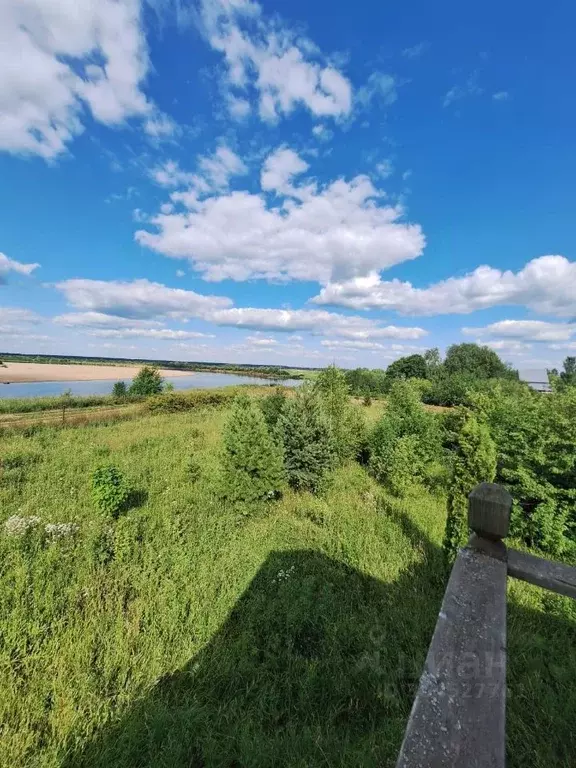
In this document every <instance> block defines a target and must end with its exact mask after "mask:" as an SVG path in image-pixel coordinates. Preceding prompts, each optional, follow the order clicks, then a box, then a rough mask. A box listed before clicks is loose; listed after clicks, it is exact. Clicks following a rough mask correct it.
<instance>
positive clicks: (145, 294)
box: [56, 279, 232, 319]
mask: <svg viewBox="0 0 576 768" xmlns="http://www.w3.org/2000/svg"><path fill="white" fill-rule="evenodd" d="M56 288H57V289H58V290H60V291H62V293H63V294H64V295H65V296H66V299H67V300H68V302H69V303H70V304H71V305H72V306H73V307H75V308H76V309H81V310H86V311H88V312H98V313H104V314H112V315H119V316H121V317H128V318H144V319H152V318H155V317H174V318H180V319H185V318H188V317H201V316H203V315H204V314H206V313H208V312H209V311H211V310H214V309H217V308H219V307H227V306H230V304H231V303H232V302H231V301H230V299H228V298H225V297H223V296H203V295H201V294H199V293H196V292H195V291H186V290H183V289H181V288H168V287H167V286H165V285H162V284H160V283H153V282H150V281H149V280H145V279H141V280H133V281H132V282H122V281H120V280H110V281H105V280H84V279H71V280H64V281H63V282H61V283H57V284H56Z"/></svg>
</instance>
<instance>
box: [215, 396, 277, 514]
mask: <svg viewBox="0 0 576 768" xmlns="http://www.w3.org/2000/svg"><path fill="white" fill-rule="evenodd" d="M222 470H223V472H222V480H223V487H222V490H223V495H224V496H225V498H227V499H229V500H230V501H232V502H255V501H261V500H264V499H271V498H274V497H275V496H277V495H278V494H279V493H280V492H281V491H282V489H283V486H284V470H283V466H282V453H281V451H280V449H279V447H278V445H277V444H276V443H275V441H273V440H272V437H271V436H270V433H269V431H268V427H267V426H266V421H265V419H264V415H263V414H262V411H261V410H260V408H258V407H257V406H256V405H255V404H254V403H253V402H252V401H251V400H250V398H248V397H247V396H246V395H241V396H240V397H238V398H236V400H235V401H234V404H233V406H232V409H231V412H230V416H229V418H228V421H227V423H226V426H225V428H224V450H223V456H222Z"/></svg>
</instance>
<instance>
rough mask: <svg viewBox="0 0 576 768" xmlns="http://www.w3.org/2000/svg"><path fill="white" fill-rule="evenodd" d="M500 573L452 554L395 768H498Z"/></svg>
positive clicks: (502, 668)
mask: <svg viewBox="0 0 576 768" xmlns="http://www.w3.org/2000/svg"><path fill="white" fill-rule="evenodd" d="M506 570H507V569H506V563H505V562H503V561H502V560H500V559H497V558H494V557H491V556H490V555H487V554H485V553H484V552H481V551H478V550H475V549H464V550H460V552H459V554H458V557H457V559H456V562H455V564H454V568H453V569H452V574H451V576H450V580H449V582H448V586H447V588H446V593H445V595H444V600H443V602H442V608H441V610H440V614H439V616H438V623H437V624H436V629H435V631H434V636H433V638H432V642H431V644H430V648H429V651H428V656H427V657H426V664H425V667H424V672H423V673H422V677H421V678H420V686H419V689H418V693H417V695H416V699H415V701H414V705H413V707H412V713H411V715H410V719H409V721H408V726H407V729H406V734H405V737H404V742H403V744H402V748H401V751H400V756H399V758H398V762H397V768H448V767H449V766H450V767H451V768H456V767H458V768H504V765H505V730H506V714H505V710H506Z"/></svg>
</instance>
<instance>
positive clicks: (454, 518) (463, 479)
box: [442, 408, 496, 565]
mask: <svg viewBox="0 0 576 768" xmlns="http://www.w3.org/2000/svg"><path fill="white" fill-rule="evenodd" d="M458 422H459V424H457V425H456V432H455V441H454V449H455V455H454V463H453V468H452V479H451V483H450V489H449V491H448V517H447V520H446V529H445V533H444V542H443V544H442V546H443V549H444V556H445V559H446V563H447V565H452V564H453V563H454V560H455V559H456V555H457V553H458V549H459V548H460V547H462V546H465V544H466V541H467V539H468V494H469V493H470V491H471V490H472V489H473V488H474V486H475V485H477V484H478V483H482V482H488V483H490V482H492V481H493V480H494V476H495V475H496V446H495V444H494V441H493V440H492V438H491V436H490V432H489V430H488V427H487V426H486V425H485V424H483V423H481V422H479V421H478V420H477V419H476V417H475V416H474V415H473V414H472V413H471V412H470V411H468V410H466V409H465V408H462V409H461V412H460V414H458Z"/></svg>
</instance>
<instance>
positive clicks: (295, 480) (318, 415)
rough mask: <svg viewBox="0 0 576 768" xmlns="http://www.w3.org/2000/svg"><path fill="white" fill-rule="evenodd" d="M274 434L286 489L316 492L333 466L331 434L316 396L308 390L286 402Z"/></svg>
mask: <svg viewBox="0 0 576 768" xmlns="http://www.w3.org/2000/svg"><path fill="white" fill-rule="evenodd" d="M276 434H277V435H278V438H279V440H280V442H281V444H282V448H283V454H284V467H285V470H286V477H287V480H288V483H289V485H290V486H291V487H292V488H294V489H295V490H308V491H311V492H313V493H314V492H316V491H318V489H319V488H320V487H321V485H322V482H323V480H324V478H325V477H326V473H327V472H328V471H329V470H330V469H331V468H332V467H333V466H334V463H335V458H336V457H335V451H334V443H333V439H332V434H331V431H330V428H329V425H328V422H327V419H326V415H325V413H324V411H323V409H322V407H321V404H320V402H319V399H318V396H317V395H316V394H315V393H314V392H313V391H311V390H310V389H309V388H308V387H305V386H304V387H302V389H301V390H300V391H299V392H297V393H296V396H295V397H293V398H291V399H290V400H288V401H287V402H286V405H285V406H284V409H283V411H282V414H281V415H280V418H279V420H278V424H277V428H276Z"/></svg>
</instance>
